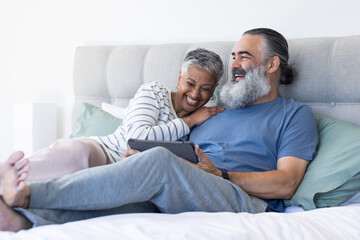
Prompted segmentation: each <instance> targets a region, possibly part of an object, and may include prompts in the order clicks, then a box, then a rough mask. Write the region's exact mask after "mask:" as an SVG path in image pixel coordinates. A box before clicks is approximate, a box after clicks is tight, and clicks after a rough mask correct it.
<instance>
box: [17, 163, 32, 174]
mask: <svg viewBox="0 0 360 240" xmlns="http://www.w3.org/2000/svg"><path fill="white" fill-rule="evenodd" d="M30 169H31V166H30V165H26V166H25V167H23V168H22V169H20V170H18V171H17V172H18V176H20V175H21V174H23V173H27V172H30Z"/></svg>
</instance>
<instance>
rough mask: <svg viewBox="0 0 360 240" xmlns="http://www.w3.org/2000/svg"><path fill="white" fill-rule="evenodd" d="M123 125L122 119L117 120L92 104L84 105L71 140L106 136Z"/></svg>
mask: <svg viewBox="0 0 360 240" xmlns="http://www.w3.org/2000/svg"><path fill="white" fill-rule="evenodd" d="M121 123H122V119H119V118H116V117H114V116H112V115H111V114H109V113H107V112H105V111H103V110H101V109H100V108H98V107H96V106H94V105H92V104H90V103H83V104H82V106H81V110H80V114H79V116H78V118H77V119H76V121H75V123H74V127H73V132H72V134H71V135H70V138H77V137H89V136H105V135H108V134H111V133H113V132H114V131H115V130H116V129H117V128H118V127H119V126H120V124H121Z"/></svg>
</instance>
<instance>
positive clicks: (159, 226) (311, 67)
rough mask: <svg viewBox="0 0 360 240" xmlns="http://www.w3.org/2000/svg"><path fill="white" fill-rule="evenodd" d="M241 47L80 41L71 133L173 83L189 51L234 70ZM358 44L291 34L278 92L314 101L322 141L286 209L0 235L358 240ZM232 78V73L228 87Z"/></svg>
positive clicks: (107, 220)
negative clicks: (286, 71)
mask: <svg viewBox="0 0 360 240" xmlns="http://www.w3.org/2000/svg"><path fill="white" fill-rule="evenodd" d="M235 44H236V43H235V42H209V43H195V44H190V43H184V44H164V45H136V46H135V45H134V46H81V47H78V48H77V50H76V53H75V61H74V92H75V102H74V108H73V119H72V121H73V126H74V129H73V133H72V135H71V137H78V136H89V135H102V134H107V133H109V132H111V131H113V130H114V128H116V127H117V126H118V125H119V124H120V123H121V117H122V115H121V114H122V111H123V109H124V108H125V107H126V106H127V104H128V102H129V100H130V98H131V97H132V96H133V95H134V94H135V92H136V90H137V89H138V87H139V86H140V85H141V84H142V83H144V82H149V81H158V82H161V83H163V84H165V85H166V86H168V87H169V88H170V89H172V90H175V85H176V80H177V77H178V73H179V69H180V66H181V62H182V60H183V58H184V56H185V54H186V52H188V51H189V50H192V49H195V48H198V47H203V48H207V49H210V50H213V51H215V52H217V53H218V54H219V55H220V56H221V58H222V59H223V61H224V64H225V69H229V64H230V63H231V54H230V53H231V52H232V49H233V47H234V46H235ZM359 49H360V36H349V37H323V38H306V39H290V40H289V50H290V63H291V64H292V65H293V66H294V68H295V69H296V77H295V81H294V83H293V84H291V85H289V86H282V87H280V89H279V91H280V95H281V96H282V97H284V98H294V99H296V100H299V101H302V102H305V103H307V104H308V105H309V106H311V108H312V109H313V111H314V113H315V116H316V121H317V127H318V131H319V136H320V143H319V146H318V150H317V156H316V158H315V160H314V161H313V162H312V163H311V164H310V165H309V167H308V169H307V172H306V174H305V177H304V180H303V182H302V184H301V185H300V186H299V188H298V190H297V192H296V194H295V196H294V197H293V198H292V199H290V200H286V201H285V204H286V206H287V210H286V213H260V214H248V213H227V212H219V213H207V212H185V213H181V214H158V213H136V214H121V215H112V216H106V217H99V218H94V219H88V220H83V221H77V222H71V223H66V224H62V225H49V226H42V227H38V228H33V229H30V230H26V231H20V232H18V233H10V232H0V239H39V240H40V239H52V240H54V239H157V240H158V239H360V152H359V151H360V79H359V76H360V51H359ZM229 76H230V72H229V71H226V72H225V74H224V76H223V78H222V79H221V82H220V86H221V84H223V83H224V82H225V81H227V79H228V78H229ZM211 104H216V100H214V101H212V102H210V103H209V105H211ZM99 125H102V126H104V125H106V126H107V127H106V129H104V128H99Z"/></svg>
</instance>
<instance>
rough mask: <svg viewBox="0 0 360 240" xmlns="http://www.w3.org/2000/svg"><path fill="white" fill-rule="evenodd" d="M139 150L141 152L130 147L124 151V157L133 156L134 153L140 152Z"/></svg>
mask: <svg viewBox="0 0 360 240" xmlns="http://www.w3.org/2000/svg"><path fill="white" fill-rule="evenodd" d="M139 152H140V151H138V150H135V149H131V148H129V149H127V150H126V151H125V152H124V153H123V155H122V159H124V158H127V157H130V156H132V155H134V154H137V153H139Z"/></svg>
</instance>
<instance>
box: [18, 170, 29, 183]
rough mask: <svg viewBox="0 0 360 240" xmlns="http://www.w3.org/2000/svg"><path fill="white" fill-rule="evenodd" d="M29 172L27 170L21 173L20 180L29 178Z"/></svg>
mask: <svg viewBox="0 0 360 240" xmlns="http://www.w3.org/2000/svg"><path fill="white" fill-rule="evenodd" d="M28 176H29V174H28V173H27V172H24V173H22V174H20V175H19V177H18V182H24V181H26V179H27V178H28Z"/></svg>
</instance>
